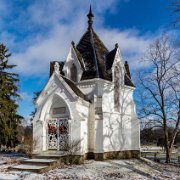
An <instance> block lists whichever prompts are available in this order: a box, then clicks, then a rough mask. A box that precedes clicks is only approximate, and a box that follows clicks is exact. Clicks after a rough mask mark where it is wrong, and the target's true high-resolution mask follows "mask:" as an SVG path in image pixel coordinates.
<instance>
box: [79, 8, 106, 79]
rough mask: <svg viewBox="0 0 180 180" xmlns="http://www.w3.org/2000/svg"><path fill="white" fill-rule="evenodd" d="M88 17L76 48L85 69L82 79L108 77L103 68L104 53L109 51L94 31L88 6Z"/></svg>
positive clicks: (91, 14)
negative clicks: (86, 24) (85, 29)
mask: <svg viewBox="0 0 180 180" xmlns="http://www.w3.org/2000/svg"><path fill="white" fill-rule="evenodd" d="M87 17H88V29H87V31H86V32H85V33H84V35H83V36H82V38H81V39H80V41H79V43H78V44H77V46H76V48H77V50H78V51H79V52H80V54H81V56H82V58H83V60H84V64H85V68H86V71H85V72H84V74H83V76H82V79H91V78H103V79H109V76H108V74H107V72H106V68H105V55H106V54H107V53H108V52H109V51H108V49H107V48H106V46H105V45H104V43H103V42H102V41H101V40H100V38H99V37H98V35H97V34H96V33H95V32H94V30H93V27H92V24H93V21H92V18H93V17H94V15H93V13H92V9H91V7H90V10H89V13H88V15H87Z"/></svg>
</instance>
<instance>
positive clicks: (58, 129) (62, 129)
mask: <svg viewBox="0 0 180 180" xmlns="http://www.w3.org/2000/svg"><path fill="white" fill-rule="evenodd" d="M47 128H48V131H47V132H48V149H49V150H62V151H64V150H66V147H67V143H68V141H69V125H68V118H51V119H49V120H48V127H47Z"/></svg>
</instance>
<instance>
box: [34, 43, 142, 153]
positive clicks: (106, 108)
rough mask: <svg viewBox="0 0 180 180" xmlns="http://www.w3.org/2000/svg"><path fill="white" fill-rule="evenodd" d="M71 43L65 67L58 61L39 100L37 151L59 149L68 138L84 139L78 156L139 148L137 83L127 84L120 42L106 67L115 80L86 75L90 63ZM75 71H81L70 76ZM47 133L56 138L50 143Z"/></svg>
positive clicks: (35, 122) (35, 150)
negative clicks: (59, 65)
mask: <svg viewBox="0 0 180 180" xmlns="http://www.w3.org/2000/svg"><path fill="white" fill-rule="evenodd" d="M73 46H74V45H72V46H71V48H70V52H69V54H68V56H67V59H66V61H65V64H64V66H63V69H62V72H60V71H59V72H58V68H59V67H57V66H58V65H57V63H55V68H54V72H53V73H52V75H51V77H50V79H49V81H48V82H47V84H46V86H45V88H44V89H43V90H42V92H41V94H40V95H39V97H38V99H37V101H36V106H37V112H36V114H35V117H34V119H33V138H34V141H35V142H36V143H35V144H36V145H35V147H34V153H41V152H43V151H48V150H51V149H53V150H57V151H61V149H62V147H61V145H62V144H63V143H64V142H61V141H66V143H72V142H75V141H80V150H79V151H78V152H77V153H76V154H78V155H85V154H88V153H94V154H103V153H108V152H121V151H139V150H140V124H139V120H138V118H137V115H136V107H135V103H134V100H133V91H134V89H135V87H134V86H130V85H126V84H125V80H124V77H125V73H127V72H126V71H127V70H126V68H125V66H124V62H123V60H122V57H121V55H120V50H119V47H116V53H115V56H114V59H113V64H112V67H111V68H110V69H109V70H108V72H110V73H111V76H112V80H106V79H103V78H100V77H95V78H87V79H82V76H83V72H84V71H87V69H86V63H82V62H83V61H81V62H80V61H79V59H78V58H79V57H78V54H77V52H76V49H75V48H74V47H73ZM95 50H96V49H95ZM82 59H83V58H82ZM72 66H75V68H76V69H75V70H73V69H72ZM73 68H74V67H73ZM115 69H117V72H116V73H115ZM72 72H73V73H77V74H73V75H72V74H71V73H72ZM115 76H117V77H118V78H117V79H116V77H115ZM74 79H75V80H74ZM73 81H75V82H73ZM115 81H116V82H115ZM117 87H118V89H117ZM115 94H117V96H115ZM116 105H117V107H115V106H116ZM61 120H62V121H61ZM51 121H52V122H53V123H55V126H56V127H55V128H56V129H53V128H54V127H53V126H52V124H51V123H50V122H51ZM57 121H58V123H56V122H57ZM61 123H65V124H66V125H65V126H66V127H65V126H64V124H61ZM61 125H62V127H61ZM51 128H52V129H51ZM60 128H62V129H60ZM67 129H68V130H67ZM53 133H55V134H56V135H54V134H53ZM49 134H52V136H53V137H54V138H55V139H57V141H56V142H52V144H51V145H52V147H51V146H50V145H49V144H50V142H51V139H50V136H49ZM64 136H67V137H64ZM53 143H54V144H53Z"/></svg>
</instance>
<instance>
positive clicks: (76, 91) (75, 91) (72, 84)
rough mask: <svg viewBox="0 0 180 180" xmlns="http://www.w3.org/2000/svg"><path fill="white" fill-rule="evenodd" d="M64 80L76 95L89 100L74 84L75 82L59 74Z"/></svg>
mask: <svg viewBox="0 0 180 180" xmlns="http://www.w3.org/2000/svg"><path fill="white" fill-rule="evenodd" d="M61 77H62V78H63V79H64V81H65V82H66V83H67V84H68V85H69V86H70V88H71V89H72V90H73V91H74V93H75V94H76V95H77V96H78V97H81V98H82V99H84V100H85V101H88V102H90V101H89V99H88V98H87V96H86V95H85V94H83V92H82V91H81V90H80V89H79V88H78V87H77V86H76V84H75V83H74V82H73V81H71V80H70V79H68V78H66V77H65V76H61Z"/></svg>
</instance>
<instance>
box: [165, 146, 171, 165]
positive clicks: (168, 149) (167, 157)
mask: <svg viewBox="0 0 180 180" xmlns="http://www.w3.org/2000/svg"><path fill="white" fill-rule="evenodd" d="M165 162H166V163H170V162H171V150H170V148H169V147H168V146H167V147H166V161H165Z"/></svg>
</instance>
